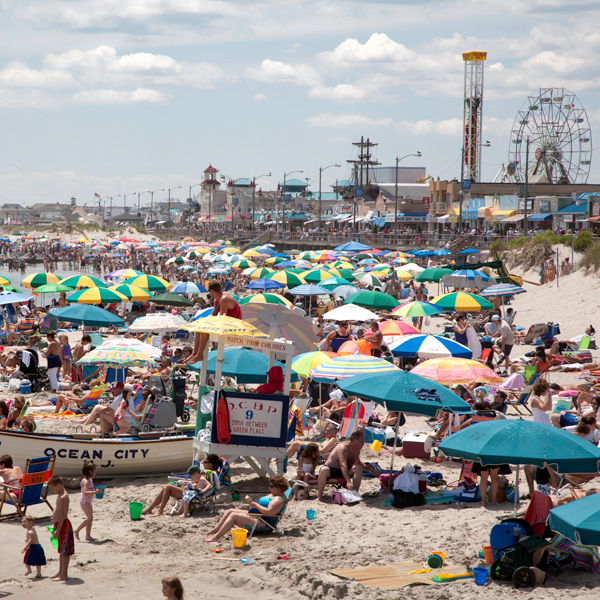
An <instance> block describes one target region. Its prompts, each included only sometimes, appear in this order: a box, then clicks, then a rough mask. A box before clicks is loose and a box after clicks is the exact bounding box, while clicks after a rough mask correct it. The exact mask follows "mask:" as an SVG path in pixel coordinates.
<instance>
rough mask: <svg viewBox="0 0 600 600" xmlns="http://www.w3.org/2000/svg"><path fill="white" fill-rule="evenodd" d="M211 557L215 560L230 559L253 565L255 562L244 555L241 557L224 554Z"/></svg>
mask: <svg viewBox="0 0 600 600" xmlns="http://www.w3.org/2000/svg"><path fill="white" fill-rule="evenodd" d="M213 558H214V559H215V560H232V561H234V562H241V563H242V564H243V565H255V564H256V563H255V562H254V561H253V560H252V559H251V558H247V557H245V556H244V557H243V558H226V557H224V556H213Z"/></svg>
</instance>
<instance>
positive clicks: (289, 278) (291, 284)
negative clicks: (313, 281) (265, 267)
mask: <svg viewBox="0 0 600 600" xmlns="http://www.w3.org/2000/svg"><path fill="white" fill-rule="evenodd" d="M267 279H269V280H271V281H277V282H278V283H283V284H284V285H285V286H286V287H287V288H289V289H292V288H295V287H298V286H299V285H303V284H304V281H303V280H302V279H301V278H300V276H299V275H296V274H295V273H290V272H289V271H276V272H275V273H270V274H269V275H267Z"/></svg>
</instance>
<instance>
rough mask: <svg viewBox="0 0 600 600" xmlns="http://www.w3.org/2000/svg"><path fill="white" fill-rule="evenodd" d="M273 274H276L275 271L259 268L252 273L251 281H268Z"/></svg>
mask: <svg viewBox="0 0 600 600" xmlns="http://www.w3.org/2000/svg"><path fill="white" fill-rule="evenodd" d="M271 273H275V269H269V268H268V267H262V268H258V269H256V270H254V271H252V273H250V279H266V278H267V276H269V275H270V274H271Z"/></svg>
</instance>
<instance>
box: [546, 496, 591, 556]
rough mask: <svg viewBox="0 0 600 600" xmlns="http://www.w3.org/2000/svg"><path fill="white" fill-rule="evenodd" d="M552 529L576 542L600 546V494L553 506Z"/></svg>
mask: <svg viewBox="0 0 600 600" xmlns="http://www.w3.org/2000/svg"><path fill="white" fill-rule="evenodd" d="M550 529H552V531H556V533H560V534H561V535H564V536H565V537H566V538H569V539H570V540H571V541H572V542H575V543H576V544H585V545H586V546H600V494H593V495H592V496H587V497H585V498H581V499H580V500H575V502H569V503H568V504H563V505H562V506H558V507H556V508H553V509H552V510H551V511H550Z"/></svg>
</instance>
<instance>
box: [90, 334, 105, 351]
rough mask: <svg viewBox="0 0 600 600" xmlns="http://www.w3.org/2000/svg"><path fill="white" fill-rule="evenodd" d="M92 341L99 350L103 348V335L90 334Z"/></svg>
mask: <svg viewBox="0 0 600 600" xmlns="http://www.w3.org/2000/svg"><path fill="white" fill-rule="evenodd" d="M88 335H89V336H90V339H91V340H92V346H94V348H97V347H98V346H102V344H103V343H104V340H103V339H102V334H100V333H89V334H88Z"/></svg>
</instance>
